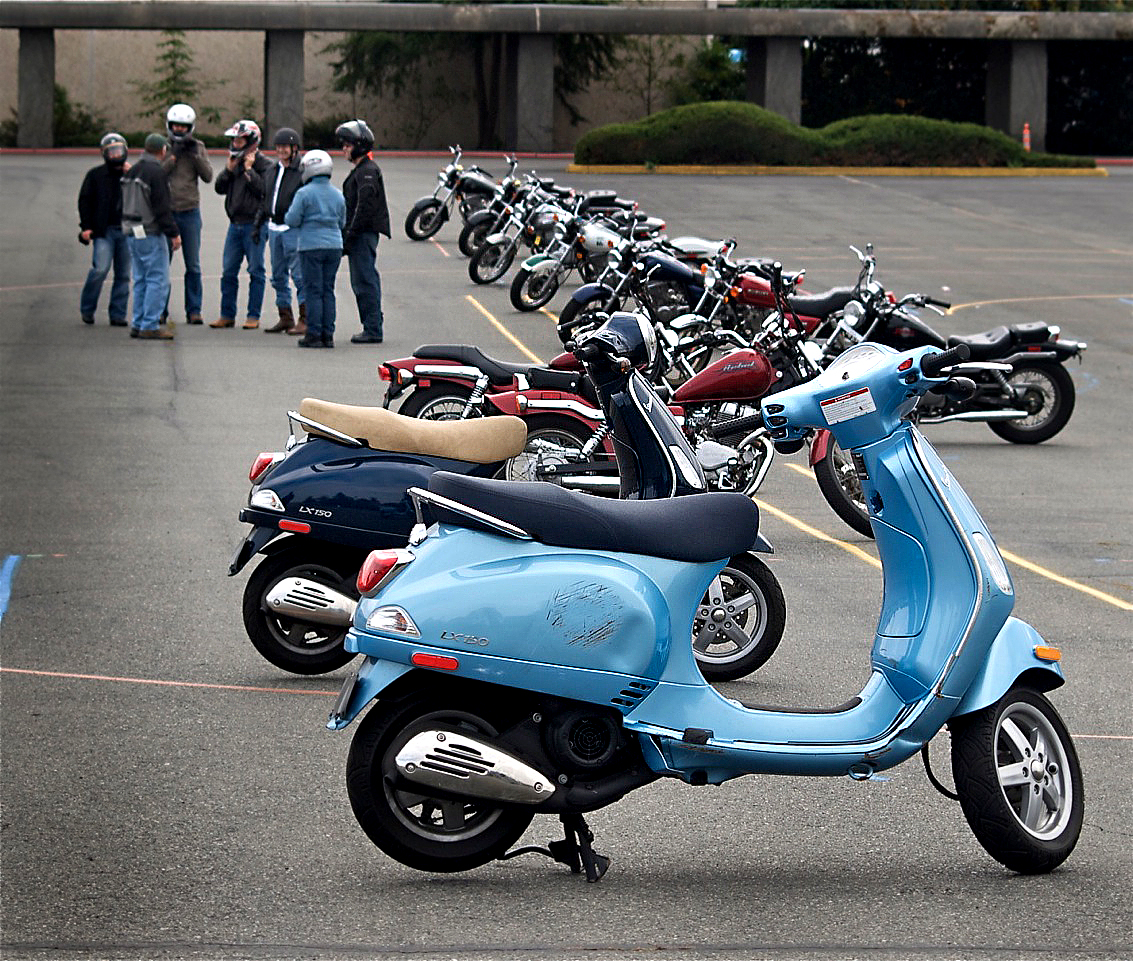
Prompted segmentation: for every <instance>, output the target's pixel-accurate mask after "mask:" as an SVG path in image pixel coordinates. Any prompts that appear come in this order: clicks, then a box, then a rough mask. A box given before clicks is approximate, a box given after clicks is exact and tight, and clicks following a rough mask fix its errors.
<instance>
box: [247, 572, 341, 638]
mask: <svg viewBox="0 0 1133 961" xmlns="http://www.w3.org/2000/svg"><path fill="white" fill-rule="evenodd" d="M357 606H358V602H357V601H356V600H354V598H352V597H348V596H347V595H346V594H343V593H342V592H341V591H336V590H334V588H331V587H327V586H326V585H325V584H320V583H319V582H318V581H312V580H310V579H309V578H306V577H285V578H284V579H283V580H281V581H279V582H278V583H277V584H276V585H275V586H274V587H273V588H272V589H271V590H270V591H268V592H267V596H266V597H264V609H265V610H266V611H267V612H268V613H269V614H282V615H283V616H284V617H293V618H295V619H296V620H299V621H310V622H312V623H315V624H332V625H334V626H336V627H349V626H350V625H351V624H352V623H353V622H354V608H356V607H357Z"/></svg>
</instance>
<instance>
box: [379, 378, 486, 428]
mask: <svg viewBox="0 0 1133 961" xmlns="http://www.w3.org/2000/svg"><path fill="white" fill-rule="evenodd" d="M471 396H472V392H471V391H467V390H466V391H461V390H460V389H459V388H457V387H449V386H439V385H438V386H436V387H420V388H416V389H414V391H413V393H412V394H410V395H409V396H408V397H407V398H406V399H405V403H403V404H402V405H401V407H400V408H399V409H398V413H399V414H404V415H405V416H406V417H416V418H418V419H420V420H460V419H461V418H462V417H463V415H464V408H465V405H466V404H467V403H468V398H469V397H471ZM470 416H472V417H479V416H480V411H479V410H473V411H472V413H471V415H470Z"/></svg>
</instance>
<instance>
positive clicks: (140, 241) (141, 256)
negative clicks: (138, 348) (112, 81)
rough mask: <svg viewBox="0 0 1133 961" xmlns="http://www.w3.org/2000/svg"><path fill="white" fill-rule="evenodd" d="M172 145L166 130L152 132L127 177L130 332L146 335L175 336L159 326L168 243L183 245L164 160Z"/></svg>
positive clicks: (166, 290) (125, 221)
mask: <svg viewBox="0 0 1133 961" xmlns="http://www.w3.org/2000/svg"><path fill="white" fill-rule="evenodd" d="M168 146H169V144H168V141H167V140H166V139H165V138H164V137H163V136H162V135H161V134H159V133H151V134H150V135H149V136H148V137H146V149H145V153H144V154H142V157H141V159H140V160H139V161H138V162H137V163H136V164H134V166H132V167H131V168H130V169H129V170H127V171H126V173H125V174H124V175H123V177H122V229H123V231H124V232H125V234H126V236H127V238H128V240H127V242H128V243H129V245H130V259H131V261H132V262H133V266H134V323H133V329H132V330H131V331H130V336H131V337H139V338H141V339H143V340H172V339H173V331H172V330H170V329H169V328H168V327H161V328H159V327H158V322H159V321H160V320H161V314H162V311H163V310H165V302H166V301H167V300H168V299H169V243H170V242H171V243H172V245H173V249H174V250H177V249H178V248H179V247H180V246H181V235H180V234H179V233H178V230H177V221H176V220H174V219H173V205H172V200H171V198H170V195H169V181H168V179H167V178H166V175H165V171H164V170H163V169H162V165H161V161H162V158H164V157H165V153H166V150H167V149H168ZM166 237H168V238H170V240H169V241H167V240H166Z"/></svg>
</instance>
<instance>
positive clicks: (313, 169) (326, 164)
mask: <svg viewBox="0 0 1133 961" xmlns="http://www.w3.org/2000/svg"><path fill="white" fill-rule="evenodd" d="M333 172H334V161H333V160H331V159H330V154H329V153H327V152H326V151H325V150H308V151H307V152H306V153H305V154H304V155H303V159H302V160H300V161H299V176H300V177H301V178H302V179H303V183H307V182H308V181H310V180H311V178H313V177H329V176H330V175H331V174H332V173H333Z"/></svg>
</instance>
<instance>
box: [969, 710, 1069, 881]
mask: <svg viewBox="0 0 1133 961" xmlns="http://www.w3.org/2000/svg"><path fill="white" fill-rule="evenodd" d="M949 727H950V729H951V733H952V775H953V778H954V779H955V783H956V793H957V794H958V795H959V797H960V806H961V808H962V809H963V811H964V817H965V818H967V821H968V825H969V826H970V827H971V829H972V832H973V833H974V834H975V836H976V840H977V841H979V842H980V844H981V845H982V846H983V848H984V850H986V851H987V853H988V854H990V855H991V856H992V857H993V858H995V860H997V861H998V862H999V863H1000V864H1002V865H1004V866H1005V867H1007V868H1010V869H1011V870H1012V871H1018V872H1019V873H1020V874H1045V873H1046V872H1048V871H1052V870H1054V869H1055V868H1056V867H1058V865H1060V864H1061V863H1062V862H1063V861H1065V860H1066V858H1067V857H1069V856H1070V852H1071V851H1073V850H1074V845H1075V844H1077V843H1078V836H1079V834H1080V833H1081V831H1082V816H1083V810H1084V807H1085V805H1084V798H1083V789H1082V768H1081V765H1080V764H1079V762H1078V754H1077V752H1076V751H1075V749H1074V742H1073V741H1072V740H1071V738H1070V734H1069V732H1068V731H1067V730H1066V725H1065V724H1064V723H1063V721H1062V718H1060V717H1059V716H1058V712H1057V711H1056V710H1055V709H1054V706H1053V705H1052V704H1051V703H1050V701H1048V700H1047V699H1046V698H1045V697H1044V696H1043V695H1042V694H1039V693H1038V692H1037V691H1032V690H1029V689H1027V688H1015V689H1013V690H1011V691H1008V692H1007V693H1006V694H1005V695H1004V696H1003V697H1002V698H1000V700H999V702H998V703H997V704H993V705H992V706H991V707H988V708H985V709H984V710H982V711H976V712H975V713H973V714H967V715H964V716H963V717H959V718H956V719H954V720H953V721H952V722H950V724H949Z"/></svg>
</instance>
